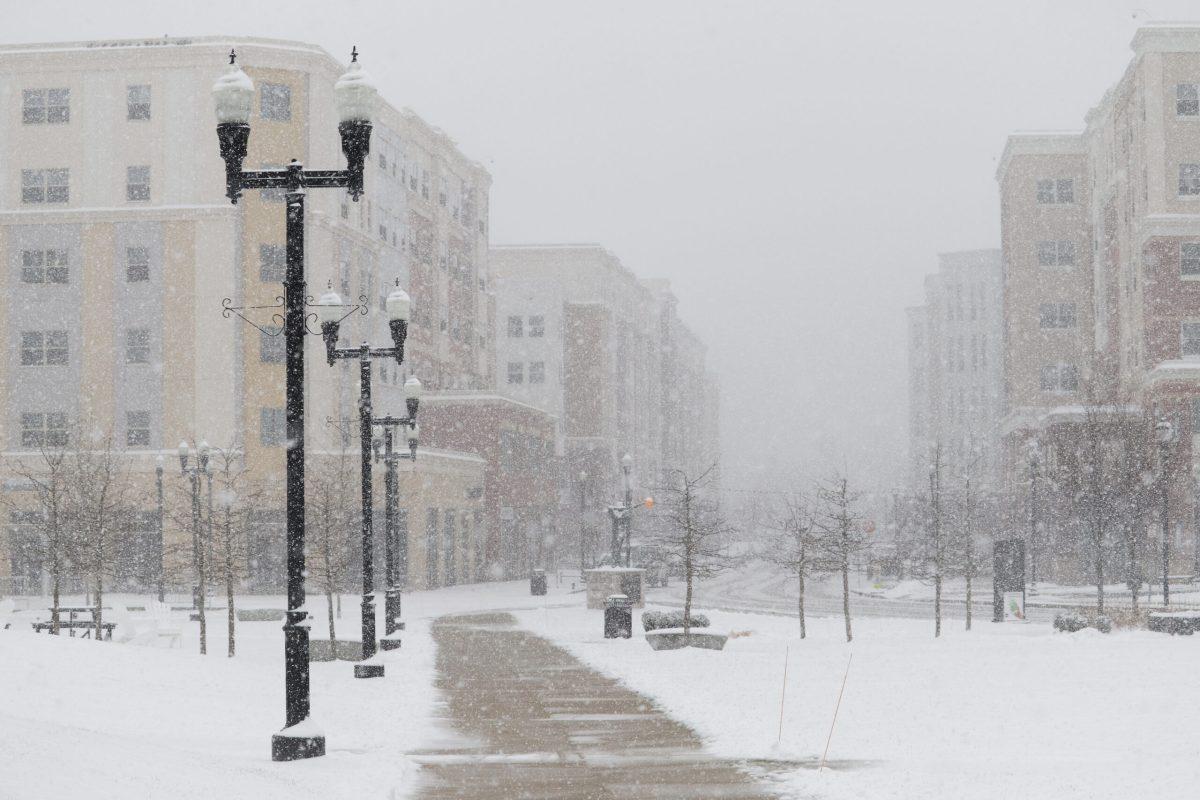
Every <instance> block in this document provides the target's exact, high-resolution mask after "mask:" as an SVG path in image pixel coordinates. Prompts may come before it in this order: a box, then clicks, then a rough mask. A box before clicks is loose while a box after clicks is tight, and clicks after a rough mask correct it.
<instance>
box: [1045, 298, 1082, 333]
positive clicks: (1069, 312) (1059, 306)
mask: <svg viewBox="0 0 1200 800" xmlns="http://www.w3.org/2000/svg"><path fill="white" fill-rule="evenodd" d="M1038 312H1039V316H1040V318H1041V326H1042V327H1043V328H1074V327H1075V324H1076V322H1075V304H1074V303H1043V304H1042V305H1041V307H1040V308H1039V309H1038Z"/></svg>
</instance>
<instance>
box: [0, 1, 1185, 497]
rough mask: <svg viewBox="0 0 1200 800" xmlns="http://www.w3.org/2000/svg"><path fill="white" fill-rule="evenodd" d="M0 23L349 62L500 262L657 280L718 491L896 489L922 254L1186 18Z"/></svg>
mask: <svg viewBox="0 0 1200 800" xmlns="http://www.w3.org/2000/svg"><path fill="white" fill-rule="evenodd" d="M643 6H646V7H643ZM2 7H3V8H4V10H5V11H6V12H9V13H6V14H5V23H6V24H5V26H4V30H3V32H2V33H0V38H2V40H3V41H4V42H8V43H15V42H34V41H55V40H63V39H99V38H127V37H138V38H141V37H154V36H162V35H164V34H169V35H171V36H198V35H208V34H237V35H255V36H269V37H279V38H289V39H290V38H294V39H300V40H304V41H309V42H314V43H317V44H320V45H322V46H323V47H325V48H326V49H327V50H329V51H330V52H332V53H333V54H334V55H335V56H337V57H338V58H341V59H343V60H345V59H346V58H347V55H348V53H349V50H350V46H351V45H352V44H356V45H357V46H358V48H359V50H360V51H361V52H362V54H363V55H362V60H363V62H364V64H365V66H366V68H367V69H368V70H369V71H370V72H371V73H372V74H373V75H374V76H375V78H376V80H377V82H378V83H379V85H380V88H381V91H382V93H383V94H384V95H385V96H386V97H387V98H388V99H389V100H390V101H391V102H393V103H394V104H396V105H401V106H404V105H407V106H410V107H412V108H413V109H414V110H415V111H416V112H417V113H418V114H420V115H421V116H422V117H424V118H425V119H426V120H428V121H430V122H431V123H433V124H435V125H438V126H441V127H442V128H444V129H445V130H446V131H447V132H448V133H449V134H450V135H451V136H453V137H454V138H455V139H457V141H458V142H459V145H460V146H461V148H462V149H463V150H464V151H465V152H466V154H467V155H468V156H470V157H472V158H475V159H477V160H479V161H481V162H482V163H483V164H485V165H486V167H487V168H488V169H489V170H490V171H491V173H492V175H493V178H494V181H495V182H494V185H493V190H492V196H491V197H492V205H491V221H492V226H491V238H492V242H493V243H516V242H600V243H602V244H604V245H605V246H607V247H608V248H610V249H611V250H613V251H614V252H615V253H616V254H617V255H618V256H620V258H621V259H622V260H623V261H624V263H625V264H626V265H627V266H629V267H630V268H631V269H633V270H634V271H635V272H636V273H637V274H639V275H641V276H643V277H655V276H662V277H667V278H669V279H671V281H672V283H673V285H674V289H675V291H676V293H677V294H678V296H679V298H680V301H681V302H680V308H681V313H682V315H683V317H684V318H685V320H686V321H687V322H688V323H689V324H690V325H691V326H692V327H693V328H694V329H695V330H696V331H697V333H698V334H699V335H700V336H701V338H702V339H703V340H704V341H705V342H706V343H707V344H708V347H709V353H710V361H711V362H712V364H713V366H714V368H715V369H716V370H717V371H718V373H719V374H720V376H721V381H722V386H723V392H722V423H723V437H722V438H723V450H724V453H725V464H724V467H725V475H726V484H727V485H728V486H730V487H733V488H737V487H755V486H758V485H760V484H762V483H764V482H766V483H776V482H778V481H780V480H783V479H786V478H788V477H790V476H796V475H810V476H815V475H820V474H824V473H827V472H828V471H829V470H831V469H834V468H839V469H847V470H848V471H849V472H850V473H851V475H853V476H855V477H858V478H861V479H862V480H863V481H865V482H867V483H869V484H872V485H875V486H879V487H881V488H882V487H884V486H886V485H888V484H889V483H890V482H892V481H893V480H895V479H896V478H898V477H899V473H900V469H901V467H902V465H903V461H904V458H905V451H906V414H907V399H906V396H905V391H906V387H905V370H906V365H905V357H906V356H905V342H904V315H903V309H904V307H905V306H906V305H910V304H913V303H917V302H920V300H921V276H922V275H923V274H925V273H926V272H929V271H931V270H933V269H934V268H935V266H936V254H937V253H939V252H943V251H949V250H956V249H973V248H981V247H998V246H999V203H998V197H997V188H996V183H995V180H994V177H993V176H994V172H995V168H996V162H997V159H998V157H999V154H1000V151H1001V148H1002V147H1003V144H1004V137H1005V136H1006V135H1007V134H1008V133H1009V132H1010V131H1012V130H1027V129H1039V130H1043V129H1079V128H1082V126H1083V116H1084V114H1085V112H1086V111H1087V109H1088V108H1089V107H1091V106H1092V105H1094V104H1095V103H1096V102H1098V101H1099V99H1100V97H1101V95H1102V93H1103V92H1104V90H1105V89H1107V88H1108V87H1109V86H1110V85H1111V84H1112V83H1113V82H1114V81H1116V80H1117V78H1118V77H1119V76H1120V75H1121V73H1122V71H1123V70H1124V68H1125V65H1126V64H1127V63H1128V61H1129V58H1130V56H1131V52H1130V50H1129V42H1130V39H1131V38H1132V36H1133V33H1134V30H1135V29H1136V27H1137V25H1138V24H1140V23H1142V22H1145V21H1149V20H1152V21H1163V20H1171V19H1187V18H1188V16H1189V14H1190V15H1191V17H1192V18H1193V19H1200V7H1198V6H1197V5H1196V4H1195V3H1194V2H1191V3H1189V2H1153V1H1152V0H1138V1H1137V2H1135V3H1121V2H1107V1H1105V2H1101V1H1100V0H1071V1H1067V0H1053V2H1013V0H1006V2H1004V3H982V2H966V0H960V1H959V2H914V3H895V2H880V1H877V2H870V3H867V2H862V3H855V4H853V5H852V4H850V3H846V2H833V3H817V2H788V3H770V2H751V1H750V0H741V2H697V1H696V0H686V1H680V2H648V3H642V2H613V1H612V0H608V1H607V2H597V1H596V0H593V2H587V3H583V2H567V1H566V0H553V2H516V1H508V0H506V1H505V2H421V3H415V2H403V3H400V2H374V1H372V2H367V1H366V0H356V1H354V2H346V1H345V0H342V2H325V3H310V2H301V1H300V0H291V2H277V0H270V1H269V2H261V1H260V0H254V2H253V3H251V2H249V0H237V1H236V2H230V1H229V0H205V1H204V2H203V3H189V4H187V5H186V7H185V6H184V4H176V3H171V2H166V3H164V2H163V1H162V0H153V1H146V0H135V1H129V0H110V2H107V3H95V2H94V0H84V1H81V2H53V1H51V2H41V3H27V2H25V0H21V2H16V0H5V2H4V3H3V6H2ZM17 8H19V9H20V11H19V12H17V13H14V12H13V9H17ZM1139 9H1140V10H1139ZM1135 10H1137V17H1138V19H1134V18H1133V13H1134V11H1135ZM220 68H221V65H219V64H214V65H213V72H214V75H216V74H217V73H218V72H219V71H220ZM215 146H216V145H215V142H214V150H215Z"/></svg>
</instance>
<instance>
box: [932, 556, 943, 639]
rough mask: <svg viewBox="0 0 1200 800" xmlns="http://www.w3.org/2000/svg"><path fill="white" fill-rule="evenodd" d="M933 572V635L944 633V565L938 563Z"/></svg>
mask: <svg viewBox="0 0 1200 800" xmlns="http://www.w3.org/2000/svg"><path fill="white" fill-rule="evenodd" d="M935 569H936V571H935V572H934V574H933V635H934V637H935V638H936V637H938V636H941V635H942V566H941V564H938V565H937V566H936V567H935Z"/></svg>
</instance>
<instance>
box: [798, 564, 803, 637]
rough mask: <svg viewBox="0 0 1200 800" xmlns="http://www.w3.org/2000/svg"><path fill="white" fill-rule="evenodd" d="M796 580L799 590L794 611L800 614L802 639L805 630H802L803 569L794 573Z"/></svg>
mask: <svg viewBox="0 0 1200 800" xmlns="http://www.w3.org/2000/svg"><path fill="white" fill-rule="evenodd" d="M796 578H797V579H798V583H799V590H800V591H799V597H798V599H797V601H796V610H797V611H798V612H799V614H800V638H801V639H803V638H804V636H805V630H804V569H803V568H801V569H800V571H799V572H797V573H796Z"/></svg>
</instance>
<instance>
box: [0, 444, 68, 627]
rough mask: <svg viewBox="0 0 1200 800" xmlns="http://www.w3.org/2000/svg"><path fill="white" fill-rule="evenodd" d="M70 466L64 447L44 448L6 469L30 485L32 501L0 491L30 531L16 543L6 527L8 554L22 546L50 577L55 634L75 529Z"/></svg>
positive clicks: (12, 462)
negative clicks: (71, 518) (27, 502)
mask: <svg viewBox="0 0 1200 800" xmlns="http://www.w3.org/2000/svg"><path fill="white" fill-rule="evenodd" d="M70 466H71V465H70V463H69V462H68V460H67V451H66V448H65V447H62V446H59V447H43V448H41V450H40V453H39V455H38V456H37V457H36V458H35V459H31V460H30V461H25V460H22V459H11V460H9V462H8V464H7V468H8V471H9V472H10V473H11V474H13V475H14V476H16V478H17V479H18V480H19V481H20V482H21V483H23V484H25V485H27V486H29V487H31V488H32V490H33V492H34V502H33V503H32V504H25V503H23V502H20V501H14V500H12V499H11V495H10V494H9V493H7V492H4V493H0V499H2V500H3V502H4V504H5V506H7V507H8V508H9V510H10V511H11V512H13V513H16V514H21V515H24V519H25V520H26V522H27V525H25V526H23V530H27V531H29V532H30V533H32V536H27V537H25V538H24V539H23V540H22V541H21V542H19V543H18V542H16V541H14V538H15V534H14V532H13V531H12V530H11V529H9V548H8V549H9V553H14V552H16V551H17V550H18V549H23V550H24V551H25V552H26V553H28V554H29V555H31V556H33V557H35V558H36V559H37V561H38V563H40V564H41V567H42V569H43V570H44V571H46V572H47V573H48V574H49V576H50V591H51V594H52V597H53V602H52V604H51V609H50V624H51V629H50V630H51V632H52V633H55V634H57V633H58V631H59V622H60V620H59V612H58V607H59V605H60V599H59V598H60V597H61V594H62V580H63V577H64V575H65V574H66V571H67V569H68V568H69V567H70V563H71V562H70V554H71V551H72V545H73V538H72V537H73V534H74V532H75V528H74V526H73V525H72V524H71V520H70V497H69V489H70V485H71V480H72V477H71V470H70ZM31 506H32V507H31Z"/></svg>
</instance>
